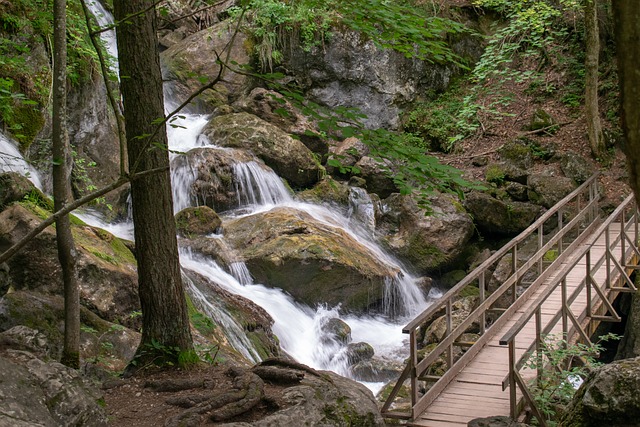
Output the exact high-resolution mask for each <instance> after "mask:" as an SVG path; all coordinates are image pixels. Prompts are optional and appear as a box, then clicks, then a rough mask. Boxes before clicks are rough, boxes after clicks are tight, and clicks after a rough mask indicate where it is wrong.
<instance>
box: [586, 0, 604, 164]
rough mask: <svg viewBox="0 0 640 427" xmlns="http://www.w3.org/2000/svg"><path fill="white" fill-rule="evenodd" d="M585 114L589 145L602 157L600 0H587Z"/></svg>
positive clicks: (596, 154)
mask: <svg viewBox="0 0 640 427" xmlns="http://www.w3.org/2000/svg"><path fill="white" fill-rule="evenodd" d="M584 33H585V34H584V35H585V50H586V55H585V65H584V68H585V96H584V97H585V115H586V118H587V133H588V135H589V146H590V147H591V154H592V155H593V156H594V157H601V156H602V154H603V153H604V151H605V146H604V139H603V137H602V124H601V123H600V112H599V108H598V63H599V54H600V35H599V31H598V2H597V0H585V6H584Z"/></svg>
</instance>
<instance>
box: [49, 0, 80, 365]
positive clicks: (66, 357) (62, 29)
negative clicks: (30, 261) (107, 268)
mask: <svg viewBox="0 0 640 427" xmlns="http://www.w3.org/2000/svg"><path fill="white" fill-rule="evenodd" d="M66 13H67V12H66V0H54V2H53V28H54V35H53V58H54V62H53V135H52V140H53V143H52V156H53V198H54V207H55V210H56V211H58V210H60V209H62V208H64V207H65V206H66V205H67V204H68V203H69V202H70V200H71V181H70V176H71V165H72V158H71V153H70V149H69V138H68V135H67V84H66V81H67V39H66V37H67V21H66V19H67V18H66ZM56 241H57V245H58V259H59V260H60V266H61V267H62V277H63V282H64V314H65V318H64V348H63V351H62V363H64V364H65V365H67V366H70V367H73V368H79V367H80V298H79V292H78V276H77V271H76V249H75V245H74V241H73V235H72V234H71V224H70V221H69V216H68V215H64V216H62V217H60V218H59V219H58V220H57V221H56Z"/></svg>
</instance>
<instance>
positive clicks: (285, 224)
mask: <svg viewBox="0 0 640 427" xmlns="http://www.w3.org/2000/svg"><path fill="white" fill-rule="evenodd" d="M224 229H225V237H226V239H227V241H228V242H229V244H230V245H231V246H233V247H234V248H236V249H237V250H238V251H239V252H240V253H241V254H242V256H243V258H244V259H245V262H246V264H247V267H248V268H249V271H250V272H251V275H252V276H253V277H254V278H255V280H256V282H258V283H263V284H265V285H267V286H273V287H278V288H282V289H284V290H285V291H286V292H289V293H290V294H291V295H292V296H293V297H294V298H295V299H296V300H298V301H302V302H304V303H306V304H308V305H311V306H315V305H316V304H321V303H326V304H329V305H332V306H333V305H337V304H341V305H342V308H344V309H346V310H348V311H356V312H364V311H367V310H368V309H369V308H370V307H377V306H384V304H383V303H384V295H385V289H386V287H387V286H389V285H387V284H388V283H389V280H390V279H393V278H395V277H396V276H397V274H398V270H397V269H396V268H394V267H389V266H386V265H384V264H383V263H381V262H380V260H379V257H378V255H376V254H375V253H373V252H372V251H371V250H369V249H368V248H366V247H365V246H363V245H362V244H361V243H359V242H358V241H357V240H356V239H355V238H353V237H352V236H351V235H349V234H348V233H347V232H346V231H344V230H343V229H341V228H338V227H333V226H331V225H328V224H327V223H326V222H322V221H318V220H316V219H314V218H313V217H312V216H311V215H310V214H308V213H306V212H304V211H299V210H296V209H293V208H275V209H272V210H270V211H268V212H261V213H256V214H253V215H249V216H245V217H240V218H236V219H232V220H229V221H227V222H225V224H224ZM390 286H393V285H390Z"/></svg>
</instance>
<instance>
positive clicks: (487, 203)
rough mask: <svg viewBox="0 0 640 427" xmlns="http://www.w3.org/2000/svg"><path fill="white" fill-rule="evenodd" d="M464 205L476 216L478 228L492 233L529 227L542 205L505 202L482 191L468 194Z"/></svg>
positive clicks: (507, 232) (511, 232)
mask: <svg viewBox="0 0 640 427" xmlns="http://www.w3.org/2000/svg"><path fill="white" fill-rule="evenodd" d="M563 197H564V196H563ZM464 206H465V207H466V208H467V210H468V211H469V213H470V214H471V215H472V216H473V217H474V218H475V220H476V224H477V225H478V228H479V229H480V230H481V231H482V232H485V233H490V234H493V233H495V234H517V233H519V232H521V231H522V230H524V229H525V228H527V227H528V226H529V225H530V224H531V223H532V222H533V221H534V220H535V219H536V217H537V216H538V214H539V213H540V206H535V205H532V204H530V203H524V202H503V201H502V200H498V199H496V198H495V197H492V196H491V195H489V194H486V193H480V192H472V193H470V194H469V195H467V197H466V199H465V201H464Z"/></svg>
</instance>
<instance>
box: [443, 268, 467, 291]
mask: <svg viewBox="0 0 640 427" xmlns="http://www.w3.org/2000/svg"><path fill="white" fill-rule="evenodd" d="M466 275H467V272H466V271H464V270H452V271H449V272H447V273H445V274H443V275H442V277H440V280H439V281H438V284H439V285H440V286H442V287H444V288H445V289H451V288H453V287H454V286H455V285H456V284H457V283H458V282H459V281H460V280H462V279H464V278H465V276H466Z"/></svg>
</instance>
